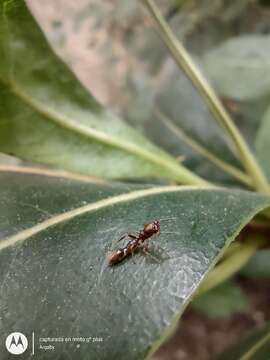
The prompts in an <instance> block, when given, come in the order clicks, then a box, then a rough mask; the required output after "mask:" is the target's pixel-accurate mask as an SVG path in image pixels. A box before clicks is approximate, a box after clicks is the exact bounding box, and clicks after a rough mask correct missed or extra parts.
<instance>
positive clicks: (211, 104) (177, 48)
mask: <svg viewBox="0 0 270 360" xmlns="http://www.w3.org/2000/svg"><path fill="white" fill-rule="evenodd" d="M141 1H142V2H143V3H144V4H145V6H146V7H147V8H148V10H149V11H150V14H151V16H152V17H153V19H154V20H155V23H156V27H157V31H158V33H159V35H160V36H161V38H162V39H163V41H164V43H165V44H166V46H167V47H168V49H169V50H170V52H171V54H172V55H173V57H174V59H175V61H176V63H177V65H178V66H179V67H180V68H181V69H183V71H184V72H185V74H186V75H187V76H188V77H189V79H190V80H191V82H192V83H193V85H194V86H195V87H196V88H197V90H198V91H199V92H200V94H201V95H202V97H203V98H204V100H205V102H206V104H207V105H208V108H209V110H210V111H211V112H212V114H213V115H214V118H215V119H216V121H217V122H218V124H219V125H220V126H221V127H222V128H223V129H224V130H225V131H226V132H227V134H228V135H229V139H230V140H231V141H232V143H233V145H234V148H235V150H236V155H237V156H238V157H239V159H240V161H241V162H242V164H243V166H244V168H245V169H246V171H247V173H248V174H249V175H250V177H251V178H252V180H253V183H254V186H255V188H256V189H257V190H258V191H262V192H269V185H268V183H267V180H266V178H265V176H264V174H263V172H262V170H261V168H260V166H259V165H258V163H257V161H256V159H255V157H254V156H253V154H252V153H251V151H250V150H249V148H248V146H247V144H246V142H245V140H244V138H243V137H242V135H241V134H240V132H239V131H238V129H237V127H236V126H235V125H234V123H233V121H232V119H231V118H230V116H229V114H228V113H227V111H226V110H225V108H224V106H223V105H222V103H221V101H220V100H219V98H218V97H217V95H216V94H215V92H214V90H213V89H212V87H211V86H210V85H209V83H208V82H207V80H206V79H205V78H204V76H203V75H202V73H201V72H200V71H199V69H198V68H197V67H196V65H195V64H194V62H193V60H192V59H191V57H190V55H189V54H188V52H187V51H186V50H185V48H184V47H183V46H182V44H181V43H180V42H179V41H178V39H177V38H176V36H175V35H174V33H173V32H172V30H171V29H170V27H169V26H168V24H167V22H166V21H165V19H164V17H163V16H162V14H161V12H160V10H159V9H158V7H157V6H156V5H155V3H154V1H153V0H141Z"/></svg>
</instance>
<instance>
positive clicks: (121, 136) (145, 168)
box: [0, 0, 193, 183]
mask: <svg viewBox="0 0 270 360" xmlns="http://www.w3.org/2000/svg"><path fill="white" fill-rule="evenodd" d="M0 99H1V100H0V127H1V131H0V151H2V152H5V153H11V154H15V155H16V156H18V157H21V158H23V159H27V160H31V161H36V162H44V163H47V164H50V165H54V166H56V167H60V168H64V169H68V170H72V171H75V172H80V173H85V174H94V175H98V176H105V177H113V178H120V177H129V176H132V177H135V176H136V177H142V176H157V177H162V176H165V177H169V178H174V179H175V178H178V180H179V181H182V180H183V182H184V183H185V182H186V180H185V179H186V175H187V174H189V175H190V173H189V172H188V171H187V170H185V169H184V168H183V167H181V165H180V164H179V163H178V162H177V161H175V160H174V159H173V158H172V157H171V156H169V155H167V154H166V153H165V152H163V151H162V150H160V149H159V148H158V147H156V146H154V145H153V144H151V143H150V142H149V141H148V140H146V139H145V138H144V137H143V136H142V135H140V134H139V133H138V132H136V131H135V130H134V129H132V128H131V127H129V126H128V125H127V124H125V123H124V122H123V121H121V120H120V119H118V118H117V117H116V116H114V115H113V114H111V113H110V112H109V111H107V110H106V109H104V108H103V107H102V106H101V105H100V104H98V103H97V102H96V101H95V99H94V98H93V97H92V96H90V95H89V93H88V92H87V91H86V90H85V89H84V87H83V86H82V85H81V84H80V83H79V82H78V81H77V79H76V78H75V76H74V75H73V74H72V73H71V72H70V71H69V70H68V68H67V67H66V66H65V65H64V64H63V63H62V62H61V61H60V59H58V58H57V57H56V56H55V55H54V54H53V52H52V50H51V49H50V47H49V45H48V44H47V42H46V40H45V38H44V36H43V34H42V33H41V31H40V29H39V28H38V26H37V24H36V23H35V21H34V20H33V18H32V16H31V14H30V13H29V11H28V10H27V8H26V6H25V4H24V1H22V0H1V1H0ZM173 174H174V175H173ZM182 175H183V178H182ZM189 175H188V177H189ZM192 177H193V176H192V175H191V178H192ZM180 178H181V179H182V180H180ZM187 182H188V183H189V182H190V181H187ZM191 182H192V181H191Z"/></svg>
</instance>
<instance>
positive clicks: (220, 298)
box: [192, 282, 248, 317]
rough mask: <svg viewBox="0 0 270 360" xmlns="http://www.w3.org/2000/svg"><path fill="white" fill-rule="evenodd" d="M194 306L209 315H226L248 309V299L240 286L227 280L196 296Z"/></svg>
mask: <svg viewBox="0 0 270 360" xmlns="http://www.w3.org/2000/svg"><path fill="white" fill-rule="evenodd" d="M192 308H193V309H194V310H197V311H199V312H202V313H204V314H206V315H208V316H209V317H225V316H229V315H232V314H234V313H236V312H243V311H247V310H248V299H247V297H246V296H245V294H244V293H243V291H242V290H241V289H240V287H239V286H237V285H235V284H234V283H233V282H226V283H223V284H221V285H219V286H218V287H216V288H214V289H212V290H210V291H208V292H206V293H205V294H203V295H201V296H199V297H198V298H195V300H194V301H193V302H192Z"/></svg>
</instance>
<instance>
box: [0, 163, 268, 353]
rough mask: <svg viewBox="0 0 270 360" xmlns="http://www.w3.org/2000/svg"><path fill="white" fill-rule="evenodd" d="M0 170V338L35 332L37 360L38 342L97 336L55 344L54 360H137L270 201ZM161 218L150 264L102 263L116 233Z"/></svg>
mask: <svg viewBox="0 0 270 360" xmlns="http://www.w3.org/2000/svg"><path fill="white" fill-rule="evenodd" d="M2 170H4V168H2ZM0 174H1V176H0V208H1V216H0V234H1V238H2V240H1V241H0V250H1V251H0V274H1V275H0V276H1V290H0V298H1V308H0V319H1V327H0V336H1V338H2V339H4V338H5V336H7V334H9V333H10V332H12V331H21V332H23V333H24V334H26V335H27V336H28V338H29V339H30V338H31V333H32V332H33V331H34V333H35V338H36V343H35V345H36V355H37V358H38V359H45V358H47V356H48V355H47V354H48V353H46V352H44V350H41V349H39V345H40V343H39V339H40V338H41V337H42V338H44V337H45V338H47V337H61V336H64V337H71V338H73V337H83V338H89V337H92V338H93V337H99V338H102V339H103V341H102V342H95V343H92V342H91V343H90V344H87V343H80V344H78V343H76V342H70V343H64V344H63V343H54V345H55V351H54V353H53V357H54V359H62V358H63V356H66V357H68V356H69V357H71V356H73V357H74V356H75V357H76V359H83V360H84V359H88V358H89V359H91V360H92V359H116V358H117V359H125V360H126V359H130V360H132V359H142V358H143V357H145V356H146V354H148V353H149V352H152V351H154V350H155V349H156V348H157V347H158V345H159V344H160V343H161V342H162V341H164V340H165V338H166V336H168V335H169V333H170V332H171V331H173V328H174V326H175V324H176V321H177V319H178V318H179V317H180V315H181V313H182V312H183V310H184V308H185V307H186V305H187V303H188V302H189V301H190V300H191V297H192V296H193V294H194V292H195V291H196V289H197V288H198V286H199V285H200V283H201V281H202V280H203V278H204V277H205V275H206V274H207V272H208V271H209V270H210V269H211V268H212V267H213V266H214V264H215V263H216V262H217V261H218V258H219V257H220V256H221V255H222V252H223V251H224V250H225V248H226V247H227V246H228V245H229V243H230V242H231V241H232V239H234V238H235V236H236V234H237V233H238V232H239V231H240V229H241V228H242V227H243V226H244V224H246V223H247V222H248V221H250V219H251V218H252V217H253V216H254V215H255V214H256V213H257V212H258V211H260V210H262V209H263V208H265V207H266V206H269V204H270V200H269V198H267V197H265V196H262V195H257V194H254V193H251V192H250V193H249V192H243V191H240V190H226V189H218V188H209V189H200V188H198V187H154V188H147V189H145V188H138V187H136V188H135V187H133V186H128V185H122V184H106V183H93V182H79V181H75V180H73V179H67V178H63V177H57V176H56V175H57V174H56V175H54V176H52V175H53V174H52V173H51V172H49V173H47V176H45V175H44V176H42V175H41V174H42V171H41V172H40V174H38V171H37V170H36V169H34V174H32V175H31V174H30V171H28V174H26V173H24V172H23V170H21V173H18V171H15V172H14V169H13V171H2V172H1V173H0ZM48 175H51V176H48ZM168 217H169V218H171V220H170V221H164V222H163V221H162V222H161V233H160V236H159V237H157V238H155V239H153V241H150V254H151V255H150V256H146V255H144V254H143V253H142V252H139V253H137V254H136V255H135V256H134V257H133V259H131V258H130V259H127V260H126V261H124V262H123V263H121V264H119V265H118V266H114V267H108V263H107V254H108V252H109V250H110V249H111V248H112V247H113V248H115V247H117V246H120V244H115V240H117V239H118V238H119V237H120V235H121V234H122V233H124V232H126V231H132V230H138V229H140V228H142V225H143V224H144V223H145V222H149V221H151V220H153V219H162V218H168ZM173 218H174V219H173ZM157 245H158V246H160V248H158V247H157ZM43 345H44V344H43ZM47 345H48V343H47ZM77 345H80V346H79V347H77ZM3 347H4V343H3V342H2V343H1V349H0V353H1V354H2V355H1V356H2V359H4V360H6V359H8V358H9V355H8V353H7V351H6V350H5V349H4V348H3ZM30 351H31V349H29V351H28V350H27V352H26V353H25V354H24V355H22V356H21V358H22V359H29V354H30ZM50 354H51V353H50ZM72 354H74V355H72Z"/></svg>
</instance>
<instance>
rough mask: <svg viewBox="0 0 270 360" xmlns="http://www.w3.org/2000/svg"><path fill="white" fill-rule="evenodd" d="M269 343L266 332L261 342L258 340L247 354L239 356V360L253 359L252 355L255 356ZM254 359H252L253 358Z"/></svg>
mask: <svg viewBox="0 0 270 360" xmlns="http://www.w3.org/2000/svg"><path fill="white" fill-rule="evenodd" d="M269 341H270V332H268V333H267V334H266V335H265V336H264V337H263V338H261V340H259V341H258V342H257V343H256V344H255V345H253V346H252V347H251V348H250V349H249V350H248V352H246V353H245V354H244V355H242V356H241V358H240V359H239V360H250V359H252V358H253V355H255V354H256V352H257V351H258V350H260V349H261V348H262V347H263V346H264V345H265V344H267V343H268V342H269ZM253 359H254V358H253Z"/></svg>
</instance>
